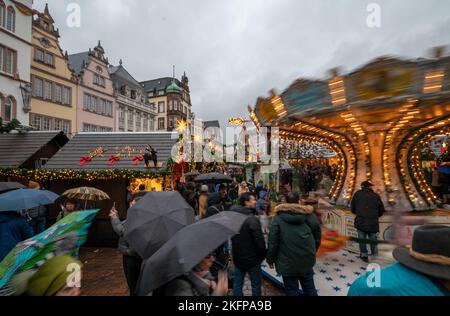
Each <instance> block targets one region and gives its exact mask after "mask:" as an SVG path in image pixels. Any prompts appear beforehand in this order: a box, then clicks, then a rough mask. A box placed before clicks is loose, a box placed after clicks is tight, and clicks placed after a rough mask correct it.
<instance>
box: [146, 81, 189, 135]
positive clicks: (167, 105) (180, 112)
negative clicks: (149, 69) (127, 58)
mask: <svg viewBox="0 0 450 316" xmlns="http://www.w3.org/2000/svg"><path fill="white" fill-rule="evenodd" d="M141 85H142V86H143V88H144V91H145V92H146V94H147V97H148V101H149V103H150V105H151V106H155V107H156V111H157V117H156V120H155V124H156V126H155V130H157V131H169V132H170V131H173V130H174V129H175V128H176V127H177V122H179V121H184V122H186V124H187V128H189V129H190V130H191V129H192V126H191V125H192V119H193V117H194V114H193V112H192V104H191V96H190V90H189V79H188V77H187V76H186V74H184V75H183V76H182V77H181V81H180V80H178V79H176V78H169V77H165V78H159V79H154V80H149V81H144V82H141Z"/></svg>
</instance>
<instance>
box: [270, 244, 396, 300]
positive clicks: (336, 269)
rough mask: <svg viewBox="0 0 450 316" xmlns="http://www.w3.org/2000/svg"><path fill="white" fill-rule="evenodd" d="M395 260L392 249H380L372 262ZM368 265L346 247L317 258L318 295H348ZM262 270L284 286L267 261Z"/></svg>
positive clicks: (315, 279) (382, 265) (386, 263)
mask: <svg viewBox="0 0 450 316" xmlns="http://www.w3.org/2000/svg"><path fill="white" fill-rule="evenodd" d="M393 262H394V260H393V259H392V258H391V256H390V249H389V250H387V249H386V250H385V251H382V250H381V249H380V255H379V256H378V257H377V258H376V259H373V260H371V262H370V263H377V264H378V265H379V266H380V267H381V268H383V267H387V266H388V265H390V264H392V263H393ZM370 263H369V264H370ZM367 266H368V264H367V263H365V262H364V261H362V260H361V259H359V258H358V255H357V254H355V253H352V252H350V251H348V250H345V249H342V250H340V251H336V252H333V253H328V254H325V255H323V256H321V257H319V258H317V262H316V265H315V266H314V283H315V285H316V288H317V293H318V295H319V296H347V293H348V290H349V288H350V286H351V285H352V283H353V282H354V281H355V280H356V279H357V278H358V277H360V276H362V275H364V274H365V273H366V272H367ZM262 271H263V275H264V277H266V278H267V279H269V280H270V281H272V282H273V283H275V284H277V285H278V286H281V287H283V279H282V277H281V275H279V274H277V272H276V271H275V269H271V268H270V267H269V265H268V264H267V263H266V262H264V263H263V264H262Z"/></svg>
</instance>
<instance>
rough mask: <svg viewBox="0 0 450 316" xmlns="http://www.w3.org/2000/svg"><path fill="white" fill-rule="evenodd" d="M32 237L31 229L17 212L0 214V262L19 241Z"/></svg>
mask: <svg viewBox="0 0 450 316" xmlns="http://www.w3.org/2000/svg"><path fill="white" fill-rule="evenodd" d="M31 237H33V228H31V226H30V225H28V222H27V220H26V219H25V218H23V217H22V216H20V214H19V213H17V212H0V262H1V261H2V260H3V259H4V258H5V257H6V255H7V254H8V253H9V252H10V251H11V250H12V249H13V248H14V247H15V246H16V245H17V244H18V243H19V242H21V241H24V240H27V239H29V238H31Z"/></svg>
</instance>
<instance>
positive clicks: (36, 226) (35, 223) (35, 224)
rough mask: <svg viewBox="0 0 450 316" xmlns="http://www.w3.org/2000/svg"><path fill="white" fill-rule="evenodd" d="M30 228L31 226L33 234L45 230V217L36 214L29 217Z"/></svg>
mask: <svg viewBox="0 0 450 316" xmlns="http://www.w3.org/2000/svg"><path fill="white" fill-rule="evenodd" d="M29 224H30V226H31V228H33V232H34V234H35V235H37V234H40V233H42V232H43V231H45V225H46V224H47V219H46V218H45V216H38V217H34V218H32V219H31V221H30V222H29Z"/></svg>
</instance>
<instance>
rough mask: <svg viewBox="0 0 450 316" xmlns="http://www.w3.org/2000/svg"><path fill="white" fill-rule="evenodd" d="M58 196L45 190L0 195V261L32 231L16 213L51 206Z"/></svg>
mask: <svg viewBox="0 0 450 316" xmlns="http://www.w3.org/2000/svg"><path fill="white" fill-rule="evenodd" d="M57 198H58V195H57V194H55V193H53V192H51V191H46V190H32V189H17V190H13V191H9V192H6V193H3V194H0V261H2V260H3V258H4V257H5V256H6V255H7V254H8V253H9V251H11V249H13V248H14V247H15V246H16V244H18V243H19V242H21V241H23V240H26V239H29V238H31V237H33V229H32V228H31V226H30V225H29V224H28V223H27V221H26V219H25V218H23V217H22V216H21V215H19V213H18V212H21V211H23V210H28V209H32V208H34V207H39V206H41V205H49V204H53V203H54V202H55V200H56V199H57Z"/></svg>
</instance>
